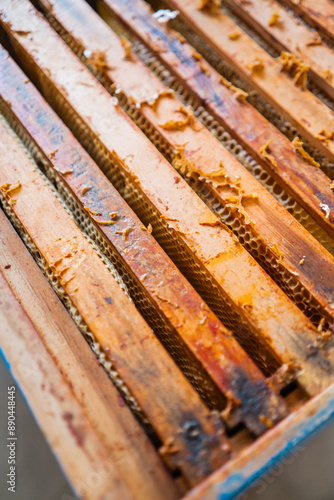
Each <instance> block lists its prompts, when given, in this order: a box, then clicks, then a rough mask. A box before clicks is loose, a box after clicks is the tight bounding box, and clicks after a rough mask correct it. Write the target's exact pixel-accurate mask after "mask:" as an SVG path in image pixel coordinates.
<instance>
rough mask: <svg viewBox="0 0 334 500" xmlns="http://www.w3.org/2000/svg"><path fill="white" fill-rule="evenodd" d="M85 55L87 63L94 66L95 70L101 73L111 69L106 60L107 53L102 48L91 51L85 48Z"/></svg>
mask: <svg viewBox="0 0 334 500" xmlns="http://www.w3.org/2000/svg"><path fill="white" fill-rule="evenodd" d="M83 55H84V56H85V57H86V61H87V64H89V66H91V67H93V68H94V70H95V71H98V72H99V73H105V72H106V71H108V70H109V69H110V66H109V65H108V63H107V61H106V56H105V53H104V52H103V51H102V50H98V51H96V52H91V51H90V50H88V49H86V50H84V52H83Z"/></svg>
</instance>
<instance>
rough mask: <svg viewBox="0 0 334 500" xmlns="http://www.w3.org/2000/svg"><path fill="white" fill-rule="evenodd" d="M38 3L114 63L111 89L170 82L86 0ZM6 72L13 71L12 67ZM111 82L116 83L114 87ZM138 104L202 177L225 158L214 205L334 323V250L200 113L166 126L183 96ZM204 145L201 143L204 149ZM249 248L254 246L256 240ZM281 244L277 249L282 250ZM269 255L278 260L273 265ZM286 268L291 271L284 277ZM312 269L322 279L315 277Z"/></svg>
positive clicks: (142, 95) (131, 90)
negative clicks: (127, 48) (241, 196)
mask: <svg viewBox="0 0 334 500" xmlns="http://www.w3.org/2000/svg"><path fill="white" fill-rule="evenodd" d="M39 4H40V5H42V4H43V5H44V9H45V12H46V14H47V16H48V18H49V19H50V22H51V24H54V21H56V22H57V23H58V29H59V31H61V30H63V32H64V38H65V39H66V40H67V41H68V43H70V44H71V46H72V47H74V46H75V51H76V53H79V54H83V53H84V52H85V50H88V48H89V50H90V51H91V52H93V53H96V54H97V53H103V54H104V58H105V62H106V64H107V65H108V69H104V71H103V72H100V77H101V81H102V82H104V84H105V87H106V88H107V89H110V88H115V86H116V87H117V88H120V89H122V93H123V94H124V95H125V96H126V97H127V99H128V100H129V101H130V102H131V101H135V102H141V101H142V100H143V99H146V100H150V98H151V97H152V96H154V95H156V94H159V93H163V92H166V91H167V88H166V87H165V86H164V85H163V84H162V83H161V82H160V81H159V80H158V78H157V77H155V76H154V75H153V73H151V72H150V71H149V70H148V69H147V68H146V67H145V65H144V64H143V63H142V62H141V61H140V60H139V59H138V58H136V56H135V55H134V54H132V55H131V59H129V60H127V59H124V48H123V46H122V43H121V40H120V38H119V37H118V36H117V35H116V34H115V33H114V32H113V31H112V30H111V29H109V28H108V26H107V25H106V24H105V23H104V22H103V20H102V19H101V18H100V17H99V16H98V15H97V14H96V13H95V12H94V11H93V10H92V9H91V8H90V7H89V5H88V4H87V3H86V2H84V1H83V0H54V1H53V6H52V12H50V11H49V4H48V3H45V2H43V0H39ZM65 32H66V35H65ZM70 40H71V42H70ZM88 66H90V68H91V69H92V71H94V69H95V68H94V66H93V65H89V59H88ZM4 72H5V73H6V74H8V69H6V70H5V71H4ZM113 84H114V87H112V85H113ZM9 85H10V84H9ZM147 89H149V90H147ZM7 97H8V94H7ZM29 101H30V99H29ZM12 106H13V103H12ZM140 109H141V115H142V116H144V117H145V118H146V119H147V120H148V121H149V123H150V124H152V125H153V127H154V129H155V130H157V131H158V132H159V134H160V135H161V136H162V137H163V138H164V139H165V141H167V143H168V145H169V146H171V148H173V150H176V149H177V147H178V145H180V144H185V149H184V151H183V155H184V158H185V159H186V160H188V161H189V162H191V163H192V164H193V168H194V169H197V171H198V172H201V174H202V176H204V175H205V174H208V175H209V174H210V172H213V171H217V170H219V168H221V165H223V168H224V171H225V172H226V175H228V176H229V177H230V183H232V187H230V186H231V184H229V183H228V182H227V180H226V178H225V177H224V176H223V175H222V176H221V177H220V178H219V177H216V178H215V180H216V182H217V183H219V182H223V183H224V181H225V184H224V186H223V188H221V187H220V188H215V187H214V186H212V185H211V184H208V183H207V189H208V190H209V191H210V192H212V193H214V200H213V202H212V204H213V205H216V203H217V201H218V203H220V206H226V205H227V210H226V211H227V212H228V210H229V213H230V214H232V216H233V218H234V219H237V220H239V221H240V223H241V226H242V227H243V228H244V231H245V230H246V231H248V233H249V234H251V235H252V238H253V239H254V240H256V241H258V242H262V246H263V248H264V253H266V258H263V260H262V262H264V263H266V262H267V269H268V268H269V272H270V269H271V271H272V272H273V274H274V275H275V273H276V277H278V278H277V279H280V281H281V282H284V281H286V282H287V283H288V282H289V281H291V285H292V286H291V288H292V289H291V290H290V291H291V297H292V298H294V296H295V297H299V295H298V296H297V295H296V293H295V281H296V276H298V281H299V283H300V284H301V285H302V286H303V287H304V288H305V289H306V290H307V291H308V292H309V293H310V294H311V296H313V297H314V298H315V299H316V301H317V303H318V304H319V305H320V304H321V307H322V308H323V310H325V311H326V313H327V314H328V318H329V319H330V321H331V322H334V309H332V308H331V307H330V303H331V302H332V301H333V299H334V285H333V278H332V276H334V259H333V257H332V256H331V255H330V254H328V253H327V252H324V250H323V248H322V247H321V245H320V244H318V243H317V242H316V241H315V240H314V239H313V238H312V237H311V236H310V235H309V233H308V232H307V231H306V230H305V229H304V228H303V227H302V226H301V225H300V224H298V223H297V222H296V220H295V219H294V218H293V217H292V216H291V215H290V214H289V213H288V212H287V211H286V210H284V209H283V208H282V206H281V205H280V204H279V203H278V202H277V201H276V200H275V199H274V198H273V197H272V196H271V195H270V194H269V193H268V192H267V191H266V189H265V188H264V187H262V186H261V184H260V183H259V182H258V181H256V180H255V179H254V177H253V176H252V175H251V174H250V173H249V172H248V171H247V170H246V169H245V168H244V167H243V166H242V165H241V164H240V163H239V162H238V161H236V160H235V158H234V157H233V156H232V155H231V154H230V153H228V152H227V150H226V149H225V148H224V147H223V146H222V145H221V144H220V143H219V142H218V140H217V139H215V138H214V136H213V135H212V134H210V133H209V132H208V130H207V129H205V128H204V127H203V126H202V125H201V124H200V122H199V121H198V120H197V119H196V118H195V117H192V118H191V123H190V124H188V125H187V126H181V127H180V129H177V128H174V129H173V128H171V129H166V128H165V127H164V123H166V122H168V121H170V122H172V121H173V120H180V122H181V123H182V121H184V119H185V115H184V113H182V112H181V113H180V112H179V109H182V103H181V102H180V101H179V100H178V99H177V98H176V97H173V96H170V97H169V98H168V99H164V100H162V101H161V103H160V104H159V105H158V106H157V107H156V108H154V109H153V108H152V107H150V106H147V105H142V106H141V108H140ZM199 144H200V146H201V147H200V148H198V145H199ZM176 165H177V164H176ZM208 179H209V177H208ZM234 179H239V188H238V187H237V186H236V184H233V180H234ZM238 190H239V191H240V192H243V193H245V194H246V195H247V194H250V193H252V194H254V195H256V196H257V198H256V199H248V200H244V201H243V202H242V208H241V209H240V207H238V206H237V205H235V206H233V204H232V206H231V204H229V203H228V201H229V200H230V197H231V196H232V198H233V196H234V197H235V196H236V195H237V192H238ZM228 207H230V208H228ZM247 219H248V220H252V221H254V223H253V224H252V223H247ZM223 221H224V219H223ZM232 227H233V225H232ZM242 238H244V233H242ZM297 245H298V248H297ZM246 248H248V249H250V251H252V247H251V246H250V245H248V247H247V246H246ZM275 249H277V250H276V253H275V251H274V250H275ZM277 252H279V253H280V255H284V258H283V262H282V263H278V260H279V261H281V258H279V256H278V255H277ZM261 253H262V252H261V250H259V249H257V251H256V252H255V257H256V255H259V254H260V255H261ZM303 255H306V256H307V257H306V259H305V262H304V263H303V264H302V265H300V262H301V260H302V256H303ZM270 260H271V261H272V266H271V265H270V264H268V263H269V261H270ZM280 266H282V268H283V269H282V274H281V275H280V272H279V271H278V272H277V267H280ZM290 271H292V273H290ZM284 273H286V275H285V277H284V278H283V279H282V275H284ZM314 274H316V275H317V276H319V278H320V279H319V280H317V281H316V283H315V282H314ZM298 305H300V306H301V307H304V309H306V310H307V309H308V310H310V309H311V308H312V305H311V304H310V302H309V301H308V299H306V297H305V294H304V298H302V299H301V300H300V301H299V303H298Z"/></svg>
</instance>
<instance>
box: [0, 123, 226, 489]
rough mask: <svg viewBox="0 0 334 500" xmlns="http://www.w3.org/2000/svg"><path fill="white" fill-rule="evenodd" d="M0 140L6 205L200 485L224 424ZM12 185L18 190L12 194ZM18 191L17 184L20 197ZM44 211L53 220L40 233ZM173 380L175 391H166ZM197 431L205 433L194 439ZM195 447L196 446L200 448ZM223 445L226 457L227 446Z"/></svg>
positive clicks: (129, 392) (128, 393) (26, 165)
mask: <svg viewBox="0 0 334 500" xmlns="http://www.w3.org/2000/svg"><path fill="white" fill-rule="evenodd" d="M1 134H2V135H1V137H2V142H1V144H0V151H1V159H0V178H1V194H2V201H3V200H4V199H5V200H6V201H7V203H8V204H9V207H10V210H11V211H12V212H13V213H14V214H15V216H16V218H17V219H18V220H19V221H20V224H21V225H22V226H23V227H24V229H25V231H26V233H27V234H28V236H29V238H30V239H31V241H32V242H33V244H34V245H36V247H37V249H38V251H39V252H40V254H41V255H42V257H43V258H44V259H45V261H46V264H47V265H48V267H49V268H50V269H51V270H52V271H53V275H52V277H51V278H53V279H54V278H57V280H58V282H59V284H60V285H61V287H62V289H63V290H64V291H65V293H66V295H67V296H68V298H69V300H70V301H71V304H73V306H74V307H75V308H76V309H77V311H78V313H79V314H80V315H81V317H82V320H83V321H84V323H85V325H87V327H88V329H89V332H90V333H89V332H88V333H87V335H89V334H91V335H93V339H92V341H93V343H94V342H98V344H99V346H100V347H101V349H102V352H103V356H102V358H101V359H104V358H106V359H107V360H109V364H111V373H113V370H116V371H117V376H115V375H114V379H115V381H116V382H117V380H119V378H120V382H119V386H120V387H121V388H122V391H123V394H124V395H125V397H127V398H128V400H129V402H130V404H132V405H136V404H138V405H139V408H140V409H141V411H142V412H143V413H144V415H145V416H146V417H147V418H148V419H149V421H150V422H151V425H152V427H153V429H154V430H155V432H156V433H157V435H158V436H159V437H160V439H161V441H162V444H163V445H165V448H164V449H162V450H161V451H162V454H163V455H164V454H165V458H166V460H169V461H170V463H171V466H172V467H174V468H180V470H181V471H182V473H183V475H184V477H185V479H186V480H187V482H189V484H196V483H197V482H199V481H200V480H201V479H202V478H203V477H205V476H206V475H207V471H208V470H210V469H211V470H214V469H215V468H217V466H218V465H219V463H222V461H223V460H226V459H227V457H228V454H229V446H228V444H227V439H226V437H225V436H224V435H222V434H221V429H222V426H221V428H220V429H219V423H218V422H215V420H214V419H212V418H211V416H210V411H209V410H208V409H207V408H206V407H205V406H204V403H203V402H202V401H201V399H200V397H199V395H198V394H197V393H196V392H195V390H194V389H193V388H192V387H191V386H190V384H189V383H188V382H187V381H186V379H185V378H184V376H183V374H182V373H181V371H180V370H179V369H178V368H177V367H176V365H175V364H174V362H173V361H172V359H171V358H170V356H169V355H168V354H167V352H166V351H165V349H164V348H163V347H162V346H161V344H160V343H159V342H158V341H157V339H156V337H155V336H154V334H153V332H152V330H151V329H150V328H149V327H148V325H147V323H146V322H145V321H144V319H143V318H142V317H141V316H140V314H139V312H138V311H137V309H136V308H135V306H134V304H133V302H132V301H130V299H129V297H128V296H127V294H126V293H125V291H124V289H123V288H121V286H120V284H119V283H118V281H117V280H116V277H115V275H113V274H112V273H111V272H110V271H109V269H108V268H107V267H106V266H105V264H104V263H103V262H102V260H101V259H100V257H99V256H98V255H97V254H96V253H95V251H94V250H93V248H92V247H91V245H90V244H89V242H88V241H87V240H86V238H85V237H84V235H83V234H82V233H81V232H80V230H79V229H78V228H77V226H76V225H75V223H74V221H73V220H72V219H71V217H70V216H69V215H68V214H67V212H66V211H65V209H64V208H63V207H62V206H61V204H60V202H59V201H58V200H57V198H56V196H55V195H54V194H53V193H52V192H50V188H49V187H48V186H47V185H46V183H45V181H44V180H43V178H42V177H41V175H40V173H39V172H38V171H37V169H36V167H35V165H34V164H33V163H32V161H31V160H29V158H28V156H26V154H25V153H24V151H23V150H22V149H20V147H19V144H18V142H17V140H16V139H15V138H13V136H12V135H11V133H10V132H9V131H8V129H7V128H6V127H5V126H4V125H2V124H1ZM9 166H10V168H9ZM8 185H9V186H11V187H10V188H9V191H6V187H5V186H8ZM14 186H18V187H17V188H16V189H15V191H14V190H13V189H14ZM43 211H44V212H45V213H46V214H47V216H45V217H44V218H43V231H41V230H40V227H41V221H40V213H43ZM18 227H19V226H18ZM92 270H94V271H93V272H92ZM92 290H94V293H92ZM70 307H71V306H70ZM73 314H74V313H73ZM147 350H148V351H149V352H150V354H152V356H153V357H152V359H151V361H150V364H149V366H146V365H145V364H143V362H142V360H143V359H145V352H147ZM101 355H102V354H101ZM118 377H119V378H118ZM166 380H168V391H162V390H161V388H162V387H163V386H164V383H165V382H166ZM124 385H125V386H124ZM152 395H154V399H152ZM189 422H191V425H190V424H189ZM194 428H195V429H196V430H197V429H198V433H197V434H196V436H195V437H194V438H193V436H192V430H193V429H194ZM176 429H178V432H176ZM171 440H172V443H173V445H174V446H175V449H174V448H173V453H172V454H171V453H170V445H168V443H170V442H171ZM194 441H195V442H196V443H197V446H196V447H195V449H194V450H193V449H192V448H193V447H194ZM224 444H226V447H225V448H224V450H225V451H223V449H222V448H221V447H222V446H223V445H224ZM203 450H204V453H203ZM198 454H200V456H202V455H203V458H204V455H205V459H202V460H201V461H200V462H199V460H198Z"/></svg>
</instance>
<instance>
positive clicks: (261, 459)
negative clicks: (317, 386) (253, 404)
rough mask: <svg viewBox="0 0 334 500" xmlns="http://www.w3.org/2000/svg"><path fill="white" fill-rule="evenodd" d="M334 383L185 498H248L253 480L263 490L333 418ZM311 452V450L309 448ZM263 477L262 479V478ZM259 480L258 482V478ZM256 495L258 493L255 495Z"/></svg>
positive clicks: (211, 499) (209, 499)
mask: <svg viewBox="0 0 334 500" xmlns="http://www.w3.org/2000/svg"><path fill="white" fill-rule="evenodd" d="M333 406H334V386H333V384H332V385H331V386H330V387H328V389H326V390H325V391H324V392H322V393H321V394H320V395H319V396H317V397H315V398H312V399H311V401H308V402H307V403H306V404H304V405H303V406H302V407H301V408H299V409H298V410H296V411H295V412H294V413H293V415H291V417H289V418H288V419H286V420H284V421H283V422H282V424H280V425H278V426H277V427H275V429H272V431H270V432H268V433H267V434H265V435H264V436H263V437H262V438H260V439H259V440H257V441H256V443H254V445H251V446H248V447H247V448H245V450H243V451H242V452H241V453H239V454H238V455H237V456H236V457H235V458H234V459H232V460H230V461H229V462H228V464H226V466H223V467H222V468H221V469H219V470H218V471H217V472H215V473H214V474H211V476H210V477H209V478H208V479H207V480H205V481H203V482H202V483H201V484H200V485H199V486H198V487H196V488H193V489H192V490H191V491H190V492H189V493H188V494H187V495H185V497H183V500H203V499H205V500H217V498H224V499H226V500H234V499H235V498H248V496H249V493H248V492H247V490H246V491H245V488H247V487H248V486H250V485H251V483H253V482H254V487H255V486H256V490H255V491H254V490H253V489H252V496H253V497H254V494H253V492H254V493H255V492H257V493H260V491H263V490H264V489H265V488H266V485H267V483H270V481H273V479H276V478H278V475H279V474H278V471H281V470H282V468H283V467H284V466H288V465H289V464H291V463H292V460H293V459H294V458H297V457H298V455H299V454H300V453H302V451H303V450H306V449H307V440H308V439H309V438H310V437H311V436H312V435H313V433H315V432H318V431H319V430H320V429H321V428H322V429H323V431H324V434H325V432H326V431H325V429H324V428H325V426H326V425H327V424H329V423H330V422H332V421H333ZM308 451H309V450H308ZM267 473H268V476H267V477H265V474H267ZM259 476H262V478H263V479H261V478H259ZM257 480H259V481H258V483H257V484H256V483H255V481H257ZM256 496H257V495H255V498H256Z"/></svg>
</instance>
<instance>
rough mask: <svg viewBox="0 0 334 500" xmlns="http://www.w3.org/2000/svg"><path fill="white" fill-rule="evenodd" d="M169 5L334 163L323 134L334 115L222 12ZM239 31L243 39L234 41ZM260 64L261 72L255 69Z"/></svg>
mask: <svg viewBox="0 0 334 500" xmlns="http://www.w3.org/2000/svg"><path fill="white" fill-rule="evenodd" d="M167 5H168V6H170V7H171V8H175V9H178V10H179V11H180V13H181V15H182V17H183V19H184V20H185V21H186V22H187V23H188V24H189V26H191V28H192V29H193V30H194V31H195V32H196V33H198V34H199V35H200V36H201V37H202V38H203V40H204V41H205V42H207V43H208V44H209V46H210V47H211V48H212V50H214V51H215V52H216V53H217V54H218V55H219V56H220V57H221V58H222V59H223V60H224V61H226V62H227V63H228V64H229V65H230V66H231V67H232V69H233V70H234V71H235V72H236V73H237V74H238V75H239V76H240V77H241V78H242V79H243V80H244V81H245V82H246V83H248V84H249V85H250V86H251V87H252V88H253V89H254V90H256V91H257V92H258V93H259V95H260V96H262V97H263V98H264V99H265V100H266V101H267V102H268V103H269V104H270V105H271V106H272V107H273V108H274V109H275V110H276V111H277V112H278V113H280V114H281V115H282V116H283V118H285V119H286V120H287V121H288V122H289V123H290V124H291V125H292V126H293V127H295V128H296V129H297V131H298V132H299V133H300V134H301V135H302V136H303V138H305V139H306V140H308V141H309V143H310V144H312V145H313V146H314V147H315V148H317V149H318V150H319V151H320V152H321V153H322V154H323V155H324V156H326V157H327V158H329V160H330V161H332V162H333V161H334V138H333V139H332V140H329V141H328V143H326V142H323V140H322V139H321V138H320V137H321V132H322V131H323V130H324V131H325V132H326V133H327V134H328V135H330V134H331V133H332V131H333V117H334V112H333V111H332V110H331V109H329V108H328V107H327V106H326V105H325V104H324V103H323V102H322V101H320V100H319V99H318V98H317V97H316V96H315V95H314V94H312V93H311V92H309V91H308V90H307V89H304V88H300V87H298V86H297V85H295V83H294V81H293V79H292V77H290V76H289V75H288V74H286V73H285V72H284V71H280V68H281V63H280V60H279V59H275V58H273V57H271V56H270V55H269V54H268V53H267V52H266V51H265V50H264V49H262V48H261V47H260V46H259V45H258V44H257V43H256V42H255V41H254V40H253V39H252V38H251V37H250V36H249V35H247V34H246V32H245V31H243V30H242V29H241V28H240V27H239V26H238V25H237V24H236V23H235V22H234V21H232V19H230V18H229V17H228V16H227V15H225V14H224V13H223V12H222V11H219V12H218V13H217V14H215V15H210V14H208V13H207V12H204V11H202V10H199V9H198V6H197V4H196V3H194V2H193V1H192V0H183V1H182V2H179V0H168V1H167ZM236 31H238V32H239V33H240V36H239V37H238V38H236V39H231V38H230V35H231V34H232V33H235V32H236ZM254 61H259V69H256V68H255V69H253V63H254Z"/></svg>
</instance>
